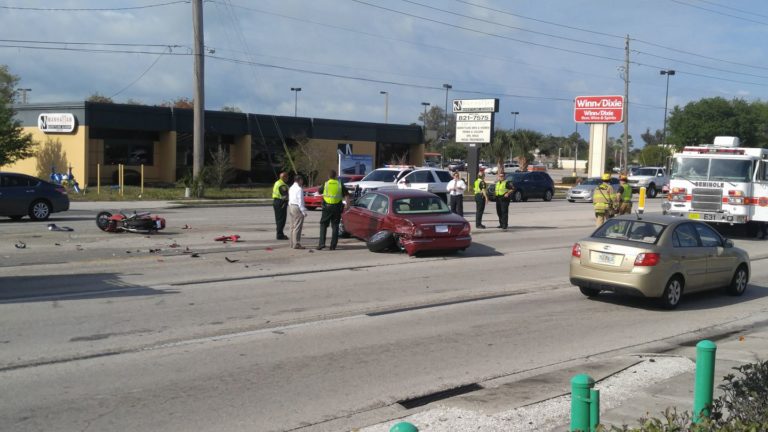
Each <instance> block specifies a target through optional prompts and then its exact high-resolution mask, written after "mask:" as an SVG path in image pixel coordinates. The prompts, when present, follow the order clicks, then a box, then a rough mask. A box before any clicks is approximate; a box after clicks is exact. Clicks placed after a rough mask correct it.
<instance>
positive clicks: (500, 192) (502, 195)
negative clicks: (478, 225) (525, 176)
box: [493, 172, 514, 230]
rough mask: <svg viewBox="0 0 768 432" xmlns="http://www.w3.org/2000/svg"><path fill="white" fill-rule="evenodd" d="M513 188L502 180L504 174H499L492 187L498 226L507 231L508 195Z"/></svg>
mask: <svg viewBox="0 0 768 432" xmlns="http://www.w3.org/2000/svg"><path fill="white" fill-rule="evenodd" d="M512 189H514V186H513V185H512V184H511V182H508V181H507V180H506V179H505V178H504V173H503V172H500V173H499V178H498V180H497V181H496V185H495V186H494V191H493V193H494V195H496V215H497V216H498V217H499V226H497V227H496V228H501V229H503V230H505V229H507V226H508V224H509V195H510V194H511V193H512Z"/></svg>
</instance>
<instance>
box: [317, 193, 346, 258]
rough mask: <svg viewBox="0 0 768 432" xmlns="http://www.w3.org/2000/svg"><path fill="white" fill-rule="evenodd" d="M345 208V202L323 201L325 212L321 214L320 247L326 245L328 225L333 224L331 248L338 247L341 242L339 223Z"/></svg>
mask: <svg viewBox="0 0 768 432" xmlns="http://www.w3.org/2000/svg"><path fill="white" fill-rule="evenodd" d="M342 210H344V204H343V203H338V204H327V203H323V214H322V215H321V216H320V242H319V243H318V246H319V247H325V232H326V231H327V230H328V225H329V224H330V225H331V249H336V244H337V243H338V242H339V223H340V222H341V212H342Z"/></svg>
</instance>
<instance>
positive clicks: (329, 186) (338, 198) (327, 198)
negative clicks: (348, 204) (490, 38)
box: [317, 170, 348, 250]
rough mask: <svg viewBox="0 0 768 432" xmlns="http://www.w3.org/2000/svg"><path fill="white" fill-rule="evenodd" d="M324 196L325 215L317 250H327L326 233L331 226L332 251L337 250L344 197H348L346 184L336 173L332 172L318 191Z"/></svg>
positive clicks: (322, 220)
mask: <svg viewBox="0 0 768 432" xmlns="http://www.w3.org/2000/svg"><path fill="white" fill-rule="evenodd" d="M317 191H318V192H319V193H320V194H321V195H322V196H323V213H322V215H321V216H320V242H319V243H318V245H317V250H322V249H325V233H326V231H327V230H328V225H329V224H330V225H331V248H330V249H331V250H335V249H336V244H337V243H338V241H339V223H340V222H341V212H342V211H343V210H344V203H343V200H344V197H346V196H347V195H348V193H347V190H346V189H345V188H344V184H343V183H342V182H341V180H339V179H338V178H337V177H336V171H334V170H331V172H330V173H329V175H328V181H326V182H325V183H324V184H323V185H322V186H320V188H319V189H318V190H317Z"/></svg>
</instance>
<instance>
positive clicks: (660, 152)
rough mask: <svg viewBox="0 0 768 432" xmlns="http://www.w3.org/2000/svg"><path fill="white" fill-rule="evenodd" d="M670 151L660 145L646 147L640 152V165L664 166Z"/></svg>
mask: <svg viewBox="0 0 768 432" xmlns="http://www.w3.org/2000/svg"><path fill="white" fill-rule="evenodd" d="M671 152H672V151H671V149H670V148H667V147H663V146H660V145H647V146H645V147H644V148H643V149H642V150H641V151H640V156H639V158H640V163H641V164H643V165H648V166H664V165H665V163H666V161H667V157H669V155H670V154H671Z"/></svg>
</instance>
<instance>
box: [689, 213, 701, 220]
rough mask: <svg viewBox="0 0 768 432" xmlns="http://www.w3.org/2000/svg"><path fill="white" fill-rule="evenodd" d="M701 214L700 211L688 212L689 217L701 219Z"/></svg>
mask: <svg viewBox="0 0 768 432" xmlns="http://www.w3.org/2000/svg"><path fill="white" fill-rule="evenodd" d="M700 218H701V215H700V214H698V213H688V219H700Z"/></svg>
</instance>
